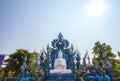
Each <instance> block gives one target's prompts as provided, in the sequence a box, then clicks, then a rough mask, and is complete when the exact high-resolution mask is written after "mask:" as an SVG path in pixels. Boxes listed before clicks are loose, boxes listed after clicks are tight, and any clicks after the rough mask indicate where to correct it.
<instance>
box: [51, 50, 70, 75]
mask: <svg viewBox="0 0 120 81" xmlns="http://www.w3.org/2000/svg"><path fill="white" fill-rule="evenodd" d="M66 67H67V66H66V60H65V59H63V57H62V51H61V50H60V51H59V52H58V58H57V59H55V62H54V69H53V70H50V74H70V73H71V72H72V71H71V70H70V69H66Z"/></svg>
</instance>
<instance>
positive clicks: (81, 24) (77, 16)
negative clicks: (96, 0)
mask: <svg viewBox="0 0 120 81" xmlns="http://www.w3.org/2000/svg"><path fill="white" fill-rule="evenodd" d="M91 1H93V0H0V53H1V54H4V53H6V54H11V53H14V52H15V51H16V49H19V48H23V49H28V50H29V51H34V50H36V51H37V52H40V50H41V49H42V48H43V47H44V48H46V45H47V44H48V43H49V44H50V45H51V41H52V40H53V39H54V38H57V36H58V34H59V32H61V33H62V34H63V36H64V38H65V39H68V40H69V42H70V43H72V44H73V45H74V47H75V48H76V47H78V49H79V51H80V52H81V54H85V52H86V50H88V52H89V54H91V52H92V48H93V46H94V43H95V42H96V41H100V42H101V43H104V42H105V43H106V44H108V45H111V47H112V48H113V52H114V53H117V51H120V42H119V41H120V36H119V35H120V32H119V31H120V5H119V4H120V0H104V3H105V5H106V10H105V11H104V12H103V13H102V14H101V15H99V16H91V15H90V14H89V13H88V12H87V7H88V4H89V3H90V2H91Z"/></svg>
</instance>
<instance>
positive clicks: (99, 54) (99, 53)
mask: <svg viewBox="0 0 120 81" xmlns="http://www.w3.org/2000/svg"><path fill="white" fill-rule="evenodd" d="M92 53H93V54H94V56H95V57H96V61H97V63H98V64H99V65H100V66H101V68H103V65H104V61H105V60H106V59H107V60H108V61H109V62H110V64H111V65H112V71H113V73H114V74H115V72H117V73H120V72H119V70H117V69H118V67H117V66H118V65H117V64H118V63H119V61H118V60H117V59H115V57H116V54H114V53H113V52H112V48H111V46H110V45H107V44H106V43H100V42H99V41H97V42H96V43H95V46H94V47H93V52H92Z"/></svg>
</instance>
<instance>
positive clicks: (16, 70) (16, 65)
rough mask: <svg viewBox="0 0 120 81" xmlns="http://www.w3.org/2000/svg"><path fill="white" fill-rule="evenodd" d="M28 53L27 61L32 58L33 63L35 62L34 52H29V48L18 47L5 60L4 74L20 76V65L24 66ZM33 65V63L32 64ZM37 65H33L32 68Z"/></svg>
mask: <svg viewBox="0 0 120 81" xmlns="http://www.w3.org/2000/svg"><path fill="white" fill-rule="evenodd" d="M26 55H27V61H26V63H27V64H28V62H29V60H30V59H31V64H34V62H35V61H33V60H34V58H35V57H34V53H30V52H28V50H23V49H18V50H17V51H16V52H15V53H13V54H10V55H9V58H8V59H6V60H5V63H6V67H5V68H4V70H5V75H4V76H8V77H9V76H11V74H12V76H11V77H16V76H19V74H20V67H21V66H22V64H23V62H24V59H25V56H26ZM31 66H32V65H31ZM34 67H35V66H32V70H35V69H33V68H34Z"/></svg>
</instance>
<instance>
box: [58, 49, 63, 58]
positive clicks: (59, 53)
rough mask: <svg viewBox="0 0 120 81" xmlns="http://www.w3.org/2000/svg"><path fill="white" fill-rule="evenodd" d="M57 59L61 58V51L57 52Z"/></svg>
mask: <svg viewBox="0 0 120 81" xmlns="http://www.w3.org/2000/svg"><path fill="white" fill-rule="evenodd" d="M58 58H62V51H61V50H60V51H59V52H58Z"/></svg>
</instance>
